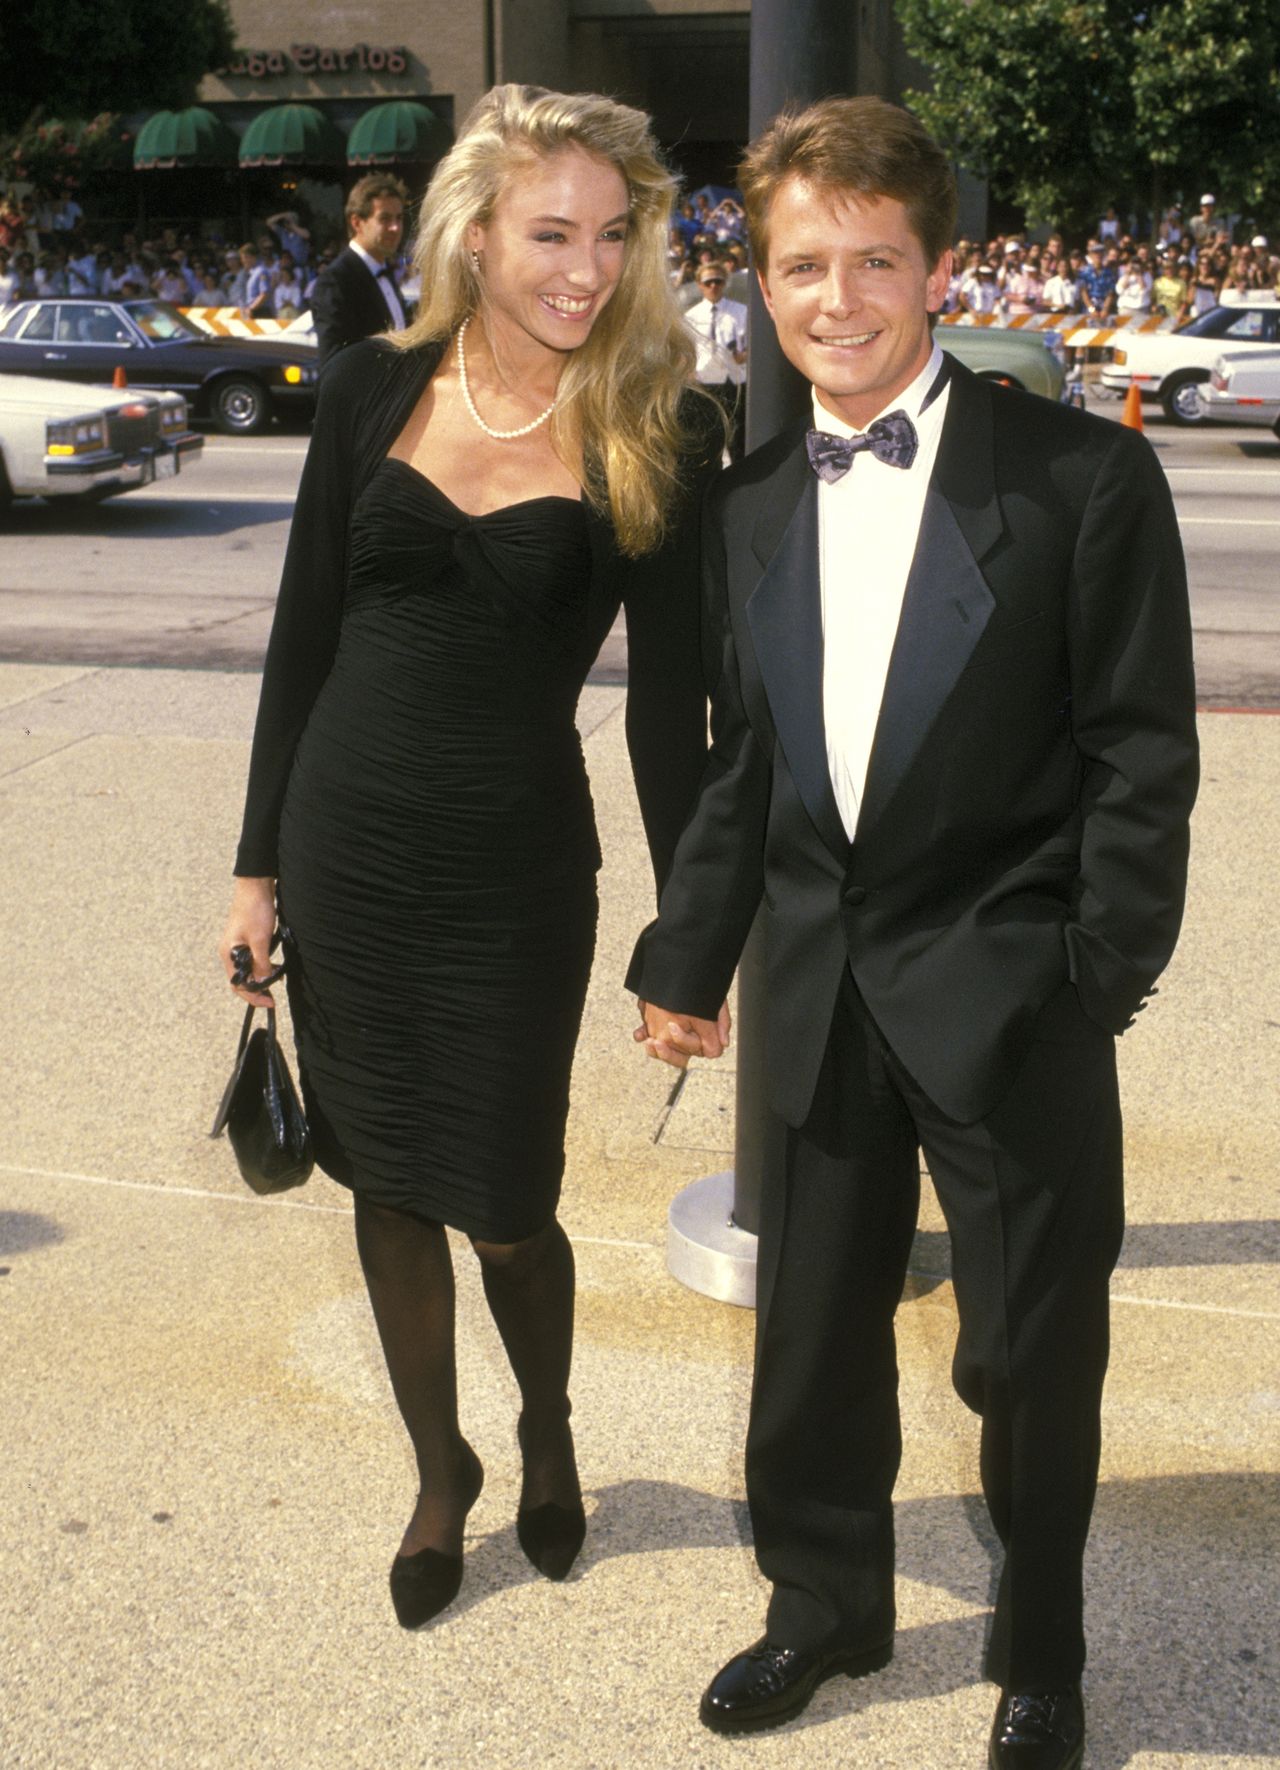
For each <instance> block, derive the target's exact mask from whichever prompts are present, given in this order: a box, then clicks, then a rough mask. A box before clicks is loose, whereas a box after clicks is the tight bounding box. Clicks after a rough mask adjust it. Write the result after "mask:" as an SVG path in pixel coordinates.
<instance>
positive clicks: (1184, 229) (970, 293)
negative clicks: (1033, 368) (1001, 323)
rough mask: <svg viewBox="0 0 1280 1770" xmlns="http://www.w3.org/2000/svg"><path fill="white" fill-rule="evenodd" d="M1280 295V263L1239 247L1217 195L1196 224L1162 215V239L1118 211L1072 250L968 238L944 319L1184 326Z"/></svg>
mask: <svg viewBox="0 0 1280 1770" xmlns="http://www.w3.org/2000/svg"><path fill="white" fill-rule="evenodd" d="M1267 293H1270V294H1272V295H1275V296H1277V297H1278V298H1280V256H1278V255H1276V254H1275V253H1273V252H1272V250H1271V247H1270V244H1269V242H1268V240H1267V238H1266V236H1265V235H1263V234H1254V235H1253V236H1252V237H1251V238H1250V239H1249V241H1248V242H1247V243H1240V244H1233V242H1232V237H1231V229H1230V227H1229V226H1227V225H1225V224H1224V223H1223V222H1222V220H1221V219H1220V217H1219V215H1218V212H1217V204H1216V201H1215V199H1214V197H1213V196H1212V195H1211V194H1209V193H1206V194H1205V195H1204V196H1203V197H1201V199H1200V207H1199V210H1198V211H1197V213H1196V214H1195V215H1193V216H1192V217H1191V219H1190V221H1188V222H1185V223H1184V221H1183V218H1182V211H1181V209H1180V208H1179V207H1178V206H1177V205H1174V206H1173V207H1172V208H1170V209H1168V210H1166V212H1165V213H1164V215H1162V216H1161V218H1160V221H1159V224H1158V226H1157V228H1156V231H1155V239H1154V242H1152V241H1149V240H1145V239H1143V240H1139V239H1135V237H1134V235H1133V233H1132V232H1130V231H1128V230H1127V229H1126V227H1125V225H1124V223H1123V222H1122V221H1121V219H1120V217H1119V216H1118V215H1117V213H1116V210H1115V208H1114V206H1112V207H1110V208H1108V210H1107V211H1106V213H1105V215H1103V216H1102V217H1100V219H1099V221H1098V225H1097V227H1096V229H1095V231H1094V233H1093V235H1092V236H1091V237H1090V238H1089V239H1088V240H1087V241H1086V242H1085V243H1084V244H1083V245H1079V246H1072V247H1068V246H1067V245H1066V244H1065V243H1064V240H1063V237H1062V235H1061V234H1059V233H1054V234H1051V235H1050V237H1049V239H1048V240H1046V241H1045V242H1044V243H1043V244H1039V243H1035V242H1032V241H1029V240H1027V239H1024V238H1023V237H1021V236H1020V235H1017V234H1012V235H1008V236H1006V235H1004V234H998V235H996V237H995V238H994V239H990V240H988V241H987V242H986V244H985V246H984V245H983V244H982V243H981V242H979V241H973V240H960V241H959V242H958V243H957V245H956V251H955V268H954V271H953V274H952V277H951V284H950V287H949V288H948V290H947V301H946V308H945V310H944V311H945V312H948V313H968V314H973V315H975V316H983V315H992V316H994V317H996V318H997V319H1002V320H1009V319H1012V318H1015V317H1017V316H1019V315H1025V314H1033V313H1064V314H1077V315H1079V316H1080V317H1081V318H1082V319H1086V320H1097V321H1107V320H1111V319H1114V318H1116V317H1118V316H1129V317H1130V318H1133V317H1139V318H1145V317H1148V316H1150V315H1158V316H1164V317H1167V318H1169V319H1172V320H1175V321H1177V322H1178V323H1182V322H1183V321H1185V320H1188V319H1192V318H1194V317H1195V315H1197V314H1200V313H1204V312H1205V311H1206V310H1207V309H1209V308H1211V307H1217V306H1219V305H1220V304H1222V303H1227V304H1230V303H1231V302H1233V301H1239V300H1241V299H1242V298H1244V297H1246V296H1250V295H1259V294H1267Z"/></svg>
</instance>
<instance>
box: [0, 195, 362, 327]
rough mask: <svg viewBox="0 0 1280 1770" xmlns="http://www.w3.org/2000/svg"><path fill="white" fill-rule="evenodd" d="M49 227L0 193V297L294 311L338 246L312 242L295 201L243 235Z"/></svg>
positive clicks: (77, 218)
mask: <svg viewBox="0 0 1280 1770" xmlns="http://www.w3.org/2000/svg"><path fill="white" fill-rule="evenodd" d="M73 209H74V214H73V215H72V216H71V218H70V225H69V226H66V227H54V226H53V225H52V213H51V212H50V211H49V210H48V209H46V210H45V211H44V212H43V213H42V211H41V210H40V208H39V207H38V206H37V205H36V204H35V203H34V202H33V200H32V199H31V198H30V197H24V198H22V199H20V200H15V199H14V198H12V197H9V198H8V199H6V200H5V201H4V202H2V203H0V306H2V305H3V304H4V303H5V302H8V301H18V300H22V299H24V298H29V297H32V296H37V295H105V296H112V297H120V298H124V299H137V298H141V297H145V296H148V295H154V296H156V297H157V298H158V299H160V300H161V301H170V302H172V303H173V304H174V305H175V306H177V307H238V308H239V309H240V311H241V313H242V314H243V315H245V316H246V317H247V318H252V319H275V320H284V321H288V320H292V319H296V318H297V317H298V315H299V314H301V313H304V312H305V311H306V309H307V306H308V303H309V301H310V297H311V290H312V288H313V286H314V284H315V280H316V277H317V276H318V275H319V273H320V271H321V269H322V268H323V267H324V265H325V264H327V263H328V262H329V260H330V259H332V258H333V257H334V256H335V255H336V254H337V253H338V252H339V251H341V249H342V245H343V243H344V242H343V241H341V240H335V241H331V242H329V243H327V244H325V245H322V246H317V243H316V242H314V241H313V239H312V235H311V231H310V229H309V228H307V227H306V225H305V224H304V223H303V222H302V221H301V219H300V218H299V216H298V215H297V214H296V212H294V211H293V210H284V211H281V213H280V214H278V215H272V216H269V217H268V218H267V221H266V222H265V224H264V225H263V227H262V229H261V230H260V232H259V234H258V237H257V239H256V241H255V240H246V241H244V242H243V243H242V244H241V245H235V244H233V243H231V244H228V243H222V242H219V241H211V240H208V239H204V238H198V237H197V236H196V234H195V233H194V232H191V231H182V232H179V231H178V230H177V229H176V228H172V227H166V228H164V229H162V230H161V231H160V232H159V233H158V234H157V235H156V237H154V238H152V239H146V240H139V238H138V236H137V234H135V233H132V232H128V231H126V232H123V233H121V234H120V235H118V237H117V239H116V241H115V242H113V243H111V244H107V243H106V242H105V241H104V240H103V239H102V238H101V237H99V235H98V234H97V233H94V232H88V231H86V230H85V229H84V227H83V217H82V215H81V214H80V211H79V208H78V206H76V205H73Z"/></svg>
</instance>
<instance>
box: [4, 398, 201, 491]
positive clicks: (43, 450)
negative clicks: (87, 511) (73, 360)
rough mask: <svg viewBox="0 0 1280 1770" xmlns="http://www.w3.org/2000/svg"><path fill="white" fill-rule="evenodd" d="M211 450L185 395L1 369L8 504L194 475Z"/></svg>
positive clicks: (131, 486) (127, 489) (5, 479)
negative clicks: (192, 420) (76, 383)
mask: <svg viewBox="0 0 1280 1770" xmlns="http://www.w3.org/2000/svg"><path fill="white" fill-rule="evenodd" d="M203 448H204V438H203V437H201V436H197V435H196V434H195V433H194V431H193V430H192V429H191V427H190V425H189V424H188V422H187V402H186V401H185V400H184V399H183V398H182V395H181V394H178V393H146V392H141V391H139V390H138V389H137V388H132V387H130V388H116V387H59V386H58V385H57V384H56V383H55V382H49V381H45V380H43V379H41V378H40V377H39V376H36V375H0V509H4V508H7V506H8V505H9V504H10V503H11V502H12V500H13V499H14V498H35V497H39V498H82V499H88V500H97V499H100V498H112V497H115V496H116V494H117V493H119V492H128V491H132V490H133V489H134V488H135V487H136V486H147V485H151V484H152V483H153V481H155V480H157V479H170V478H172V477H173V475H174V474H176V473H178V472H180V471H181V472H183V473H189V472H190V470H191V468H192V467H193V466H194V465H195V463H196V462H197V461H198V460H199V459H200V451H201V449H203Z"/></svg>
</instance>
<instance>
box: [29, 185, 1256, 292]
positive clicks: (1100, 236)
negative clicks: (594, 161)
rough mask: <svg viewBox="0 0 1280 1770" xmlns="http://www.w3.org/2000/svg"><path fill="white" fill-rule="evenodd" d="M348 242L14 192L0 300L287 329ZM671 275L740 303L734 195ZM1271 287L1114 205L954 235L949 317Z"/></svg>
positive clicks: (678, 282) (294, 226) (1216, 241)
mask: <svg viewBox="0 0 1280 1770" xmlns="http://www.w3.org/2000/svg"><path fill="white" fill-rule="evenodd" d="M344 243H345V242H344V241H342V240H340V239H331V240H328V241H326V242H324V243H321V242H320V241H318V240H316V239H313V237H312V233H311V231H310V229H309V228H308V227H307V226H306V225H305V224H304V222H303V221H302V220H301V219H300V218H299V216H298V214H297V213H296V212H295V211H293V210H284V211H281V212H280V213H279V214H277V215H272V216H269V217H268V218H267V220H266V222H265V224H264V225H263V227H262V228H261V229H260V231H259V233H258V237H257V239H256V240H246V241H244V242H243V243H241V244H239V245H237V244H235V243H234V242H222V241H216V240H209V239H207V238H201V237H198V236H197V235H196V233H195V232H193V231H189V230H187V231H181V232H179V231H178V230H177V229H175V228H172V227H167V228H164V229H163V230H161V231H160V232H159V233H158V235H157V236H156V237H154V238H151V239H147V240H139V239H138V237H137V235H136V234H134V233H131V232H123V233H121V234H119V235H118V236H117V237H116V239H114V240H113V241H112V242H111V243H106V242H105V241H104V240H103V239H102V238H101V237H99V235H98V234H97V233H95V232H93V231H90V230H86V227H85V223H84V217H83V213H82V211H81V209H80V207H79V205H78V204H77V203H76V202H75V200H74V199H73V198H70V197H64V198H62V199H60V200H59V201H58V202H56V203H52V202H51V203H46V204H40V203H38V202H37V201H36V200H35V199H34V198H33V197H31V196H29V195H28V196H23V197H21V198H17V197H15V196H13V195H12V194H11V195H10V196H8V197H7V198H5V199H4V200H3V201H0V305H3V304H4V303H5V302H8V301H14V300H18V299H21V298H24V297H30V296H35V295H60V294H69V295H107V296H125V297H140V296H147V295H155V296H157V297H159V298H160V299H161V300H164V301H170V302H173V303H174V304H175V305H176V306H179V307H237V308H239V309H240V311H241V313H242V314H244V315H245V316H247V317H250V318H257V319H276V320H282V321H286V322H287V321H289V320H292V319H295V318H296V317H297V316H298V315H299V314H301V313H304V312H305V311H306V309H307V307H308V305H309V302H310V297H311V291H312V288H313V287H314V284H315V279H316V277H317V275H318V274H319V272H320V270H321V269H322V268H323V266H324V265H325V264H326V263H328V262H329V261H330V260H331V259H332V258H333V257H334V256H335V255H336V254H337V253H338V252H339V251H340V250H341V249H342V246H343V244H344ZM669 260H670V274H671V280H672V283H673V284H674V285H675V286H676V289H677V291H678V293H679V296H680V300H681V302H682V304H683V305H685V306H692V305H693V304H694V303H696V302H697V301H698V300H699V299H701V298H702V297H703V296H704V295H705V293H706V291H705V287H704V279H705V277H706V276H707V275H708V274H711V275H715V274H717V273H720V274H723V276H724V279H725V288H724V296H725V297H726V299H727V300H728V301H729V302H730V303H733V302H737V303H739V304H744V303H745V302H746V300H747V293H748V282H749V271H748V249H747V242H746V218H745V216H744V214H743V210H742V205H741V204H740V203H739V202H738V200H737V198H736V197H735V196H734V195H733V194H732V193H723V194H721V193H717V192H716V191H714V190H713V191H711V192H710V194H708V193H706V192H700V193H698V194H697V195H695V196H692V197H690V198H688V199H687V200H685V201H683V202H681V203H680V204H679V206H678V208H677V211H676V214H675V217H674V219H673V223H672V227H671V235H670V244H669ZM1267 291H1270V292H1272V293H1276V294H1277V295H1278V296H1280V256H1278V255H1277V254H1275V253H1273V252H1272V250H1271V247H1270V244H1269V242H1268V240H1267V239H1266V237H1265V236H1264V235H1262V234H1255V235H1253V236H1252V237H1251V238H1250V239H1249V240H1248V242H1247V243H1246V242H1241V243H1239V244H1236V243H1233V240H1232V235H1231V229H1230V227H1229V226H1227V225H1225V224H1224V222H1223V221H1222V220H1221V218H1220V217H1219V215H1218V211H1217V205H1216V202H1215V200H1214V198H1213V196H1212V195H1210V194H1206V195H1205V196H1203V197H1202V198H1201V200H1200V207H1199V210H1198V211H1197V213H1196V214H1194V215H1193V216H1191V218H1190V219H1189V220H1188V221H1185V222H1184V220H1183V217H1182V212H1181V210H1180V208H1179V207H1178V206H1176V205H1175V206H1173V207H1172V208H1170V209H1168V210H1167V211H1166V212H1165V213H1164V214H1163V215H1162V216H1161V218H1160V221H1159V224H1158V226H1157V228H1156V230H1155V238H1154V241H1149V240H1147V239H1137V238H1135V237H1134V233H1133V231H1132V230H1131V229H1129V228H1128V227H1127V226H1126V224H1125V222H1124V221H1123V220H1122V219H1121V217H1120V216H1119V215H1118V214H1117V211H1116V209H1115V207H1114V206H1111V207H1109V208H1108V209H1107V210H1106V213H1105V214H1103V215H1102V216H1100V218H1099V220H1098V223H1097V226H1096V228H1095V230H1094V232H1093V235H1092V236H1091V237H1090V238H1089V239H1088V240H1087V241H1085V242H1083V243H1082V244H1078V245H1073V246H1070V247H1068V246H1067V245H1066V243H1065V242H1064V239H1063V236H1062V235H1061V234H1060V233H1053V234H1051V235H1050V237H1049V239H1048V240H1046V241H1045V242H1043V243H1042V244H1041V243H1037V242H1033V241H1030V240H1028V239H1026V238H1025V237H1023V236H1022V235H1019V234H1010V235H1004V234H996V235H995V236H994V237H993V238H991V239H989V240H987V241H986V242H985V243H983V242H982V241H976V240H967V239H962V240H960V241H958V242H957V245H956V249H955V266H954V271H953V274H952V278H951V283H950V287H949V289H948V291H947V299H946V307H945V309H944V311H945V312H948V313H968V314H973V315H975V316H984V315H991V316H993V317H994V318H996V319H997V320H1005V321H1007V320H1009V319H1012V318H1015V317H1017V316H1019V315H1026V314H1034V313H1050V312H1053V313H1065V314H1078V315H1080V316H1081V317H1083V318H1086V319H1095V320H1100V321H1106V320H1109V319H1111V318H1113V317H1115V316H1117V315H1125V314H1127V315H1131V316H1135V315H1136V316H1145V315H1149V314H1157V315H1166V316H1168V317H1169V318H1171V319H1174V320H1177V321H1179V322H1181V321H1183V320H1187V319H1190V318H1192V317H1193V316H1194V315H1196V314H1198V313H1202V312H1204V311H1205V310H1206V309H1207V308H1210V307H1214V306H1216V305H1218V304H1219V303H1220V302H1231V301H1236V300H1239V299H1240V298H1241V297H1242V296H1246V295H1250V294H1257V293H1260V292H1267Z"/></svg>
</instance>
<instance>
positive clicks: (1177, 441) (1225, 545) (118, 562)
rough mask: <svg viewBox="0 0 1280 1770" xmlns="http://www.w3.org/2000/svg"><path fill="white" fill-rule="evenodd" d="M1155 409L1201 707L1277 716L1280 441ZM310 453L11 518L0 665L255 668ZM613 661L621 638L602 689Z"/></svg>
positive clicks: (250, 444) (291, 446) (1108, 410)
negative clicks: (1179, 539)
mask: <svg viewBox="0 0 1280 1770" xmlns="http://www.w3.org/2000/svg"><path fill="white" fill-rule="evenodd" d="M1095 409H1096V410H1097V411H1099V412H1101V413H1102V415H1103V416H1105V417H1108V418H1112V419H1114V418H1117V417H1118V415H1119V410H1120V407H1119V402H1118V401H1101V402H1099V403H1098V404H1097V406H1096V407H1095ZM1149 411H1150V415H1149V417H1148V423H1147V435H1148V437H1149V438H1150V440H1151V442H1152V444H1153V445H1154V446H1155V448H1156V449H1157V450H1158V452H1159V454H1160V459H1161V461H1162V463H1163V465H1164V467H1165V471H1166V472H1167V473H1168V475H1169V483H1170V485H1171V486H1172V488H1173V495H1174V499H1175V501H1176V503H1177V507H1178V514H1179V518H1180V520H1181V523H1182V534H1183V541H1184V544H1185V546H1186V550H1187V558H1188V562H1189V567H1190V574H1191V585H1192V600H1193V611H1194V618H1195V625H1196V635H1197V663H1198V671H1199V682H1200V698H1201V702H1202V704H1203V705H1206V706H1220V707H1222V706H1226V707H1250V706H1266V705H1280V591H1278V590H1277V573H1276V558H1277V549H1278V548H1280V501H1278V500H1277V498H1276V492H1277V489H1278V488H1280V443H1277V442H1276V441H1275V439H1274V438H1273V437H1272V436H1271V434H1270V433H1269V432H1268V431H1265V430H1252V429H1247V428H1244V427H1239V426H1231V427H1228V426H1221V427H1217V426H1215V427H1214V428H1213V429H1212V430H1206V431H1203V432H1200V431H1187V430H1178V429H1175V428H1174V427H1173V426H1172V425H1170V424H1168V423H1167V422H1166V420H1165V419H1164V417H1163V415H1162V414H1160V413H1159V412H1158V411H1157V410H1156V409H1155V408H1150V409H1149ZM305 449H306V437H305V436H304V435H301V434H298V433H296V432H295V433H293V434H279V433H273V434H271V435H269V436H266V437H256V438H252V439H249V438H244V439H241V438H226V437H220V436H214V435H209V436H208V437H207V440H206V442H205V448H204V458H203V460H202V461H201V462H200V463H199V464H198V465H197V467H196V468H195V469H194V470H193V471H192V472H191V474H190V475H189V476H188V477H187V478H185V479H179V480H176V481H170V482H168V483H166V484H165V485H163V486H156V487H154V488H152V489H150V490H148V491H146V492H140V493H132V494H130V495H129V496H127V497H124V498H120V499H117V500H116V501H115V502H113V503H108V504H105V505H100V506H97V507H96V508H91V509H88V510H85V511H79V512H76V511H68V510H62V509H55V508H50V507H47V506H43V507H42V506H37V505H28V506H24V507H20V508H19V509H17V510H16V511H15V512H14V513H13V514H12V516H11V517H10V519H9V522H8V525H7V532H6V533H5V534H4V540H3V552H2V555H0V658H3V659H9V660H13V661H24V662H46V663H51V662H57V663H99V664H159V663H164V664H170V665H174V666H178V667H182V668H201V667H204V668H221V669H255V668H256V667H257V666H258V665H259V663H260V661H261V658H262V651H263V648H264V646H265V644H266V636H267V631H268V628H269V625H270V618H271V605H272V600H273V598H274V595H275V588H276V581H277V578H278V575H279V569H280V561H281V559H282V557H283V553H284V546H285V541H286V538H287V535H288V523H289V516H290V512H291V510H292V502H293V497H294V493H295V490H296V487H297V482H298V475H299V473H300V472H301V469H302V459H303V455H304V453H305ZM621 661H622V659H621V651H620V642H618V641H615V642H614V646H613V647H612V648H611V650H610V651H609V652H608V653H607V654H606V656H605V657H604V658H603V659H602V667H601V672H600V674H601V677H602V679H616V676H617V673H618V668H619V666H620V665H621Z"/></svg>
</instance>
